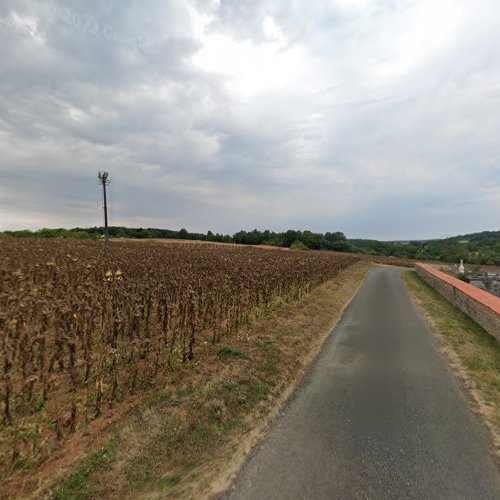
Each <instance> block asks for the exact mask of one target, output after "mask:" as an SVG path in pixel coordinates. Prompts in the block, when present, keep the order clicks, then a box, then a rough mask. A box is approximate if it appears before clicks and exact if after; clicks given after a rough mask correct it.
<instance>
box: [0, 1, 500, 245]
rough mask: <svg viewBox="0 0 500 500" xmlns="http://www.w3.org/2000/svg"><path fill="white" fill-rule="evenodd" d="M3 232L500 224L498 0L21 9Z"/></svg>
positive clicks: (1, 9)
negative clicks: (104, 226) (105, 188)
mask: <svg viewBox="0 0 500 500" xmlns="http://www.w3.org/2000/svg"><path fill="white" fill-rule="evenodd" d="M0 155H1V156H0V179H1V181H0V230H1V229H19V228H40V227H74V226H94V225H100V224H101V215H102V214H101V212H100V211H99V210H100V194H99V189H98V185H97V172H98V171H99V170H101V169H106V170H108V171H109V172H110V179H111V186H110V192H109V197H110V222H111V223H112V224H113V225H127V226H137V227H138V226H143V227H162V228H174V229H175V228H177V229H179V228H181V227H186V228H187V229H188V230H191V231H203V232H205V231H207V230H208V229H211V230H212V231H217V232H225V233H228V232H229V233H232V232H235V231H237V230H239V229H253V228H254V227H257V228H259V229H265V228H270V229H274V230H284V229H288V228H296V229H300V228H302V229H311V230H314V231H321V232H324V231H337V230H340V231H344V232H345V233H346V234H347V235H348V236H350V237H370V238H379V239H407V238H426V237H440V236H444V235H451V234H457V233H465V232H473V231H479V230H485V229H499V228H500V2H499V1H498V0H475V1H471V0H330V1H326V0H307V1H306V0H304V1H301V0H294V1H291V0H206V1H205V0H169V1H166V0H161V1H160V0H158V1H156V0H155V1H153V0H137V1H124V0H120V1H118V0H85V1H83V0H82V1H79V2H76V1H64V2H62V1H61V2H59V1H43V2H42V1H34V0H33V1H25V0H15V1H14V0H3V1H2V2H1V4H0Z"/></svg>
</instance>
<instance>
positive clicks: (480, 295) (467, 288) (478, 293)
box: [415, 262, 500, 315]
mask: <svg viewBox="0 0 500 500" xmlns="http://www.w3.org/2000/svg"><path fill="white" fill-rule="evenodd" d="M415 266H416V267H420V268H422V269H424V270H425V271H427V272H428V273H430V274H432V275H434V276H435V277H436V278H438V279H440V280H442V281H444V282H446V283H448V284H449V285H451V286H452V287H454V288H456V289H458V290H460V291H461V292H462V293H464V294H465V295H467V296H468V297H470V298H471V299H473V300H475V301H476V302H479V303H480V304H482V305H483V306H485V307H487V308H488V309H490V310H492V311H493V312H494V313H496V314H498V315H500V297H497V296H496V295H493V294H491V293H489V292H486V291H484V290H481V288H478V287H476V286H474V285H470V284H469V283H465V281H462V280H459V279H457V278H454V277H453V276H450V275H449V274H446V273H443V272H442V271H438V270H437V269H434V268H433V267H431V266H429V265H428V264H422V263H421V262H418V263H417V264H415Z"/></svg>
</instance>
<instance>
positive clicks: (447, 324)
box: [403, 271, 500, 459]
mask: <svg viewBox="0 0 500 500" xmlns="http://www.w3.org/2000/svg"><path fill="white" fill-rule="evenodd" d="M403 278H404V281H405V283H406V285H407V287H408V290H409V292H410V295H411V296H412V297H413V298H414V299H415V302H416V303H417V304H418V306H419V307H420V309H421V311H422V312H423V314H424V315H425V317H426V318H427V319H428V321H429V323H430V324H431V325H432V327H433V330H434V332H435V333H436V336H437V339H438V342H439V346H440V349H441V351H442V352H443V353H444V354H445V356H446V357H447V358H448V359H449V360H450V363H451V365H452V367H453V369H454V370H455V371H456V372H457V373H458V375H459V376H460V378H462V380H463V381H464V383H465V385H466V387H467V388H468V389H469V391H470V393H471V395H472V397H473V400H474V401H475V403H476V405H475V406H476V408H475V409H476V410H477V411H478V412H479V413H480V414H481V416H482V417H483V419H484V421H485V423H486V425H487V426H488V428H489V429H490V430H491V433H492V436H493V440H494V442H495V452H496V456H497V459H498V458H500V345H499V344H498V342H497V341H496V339H495V338H493V337H492V336H491V335H489V334H488V333H487V332H486V331H485V330H484V329H483V328H481V327H480V326H479V325H478V324H477V323H476V322H475V321H473V320H472V319H471V318H470V317H469V316H467V315H466V314H464V313H463V312H462V311H460V310H459V309H458V308H456V307H455V306H454V305H453V304H451V303H450V302H448V301H447V300H446V299H445V298H444V297H442V296H441V295H440V294H439V293H438V292H437V291H436V290H434V289H433V288H432V287H431V286H430V285H428V284H427V283H426V282H425V281H424V280H423V279H422V278H420V276H418V275H417V274H416V273H415V272H414V271H409V272H406V273H403Z"/></svg>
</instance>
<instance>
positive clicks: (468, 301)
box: [415, 264, 500, 342]
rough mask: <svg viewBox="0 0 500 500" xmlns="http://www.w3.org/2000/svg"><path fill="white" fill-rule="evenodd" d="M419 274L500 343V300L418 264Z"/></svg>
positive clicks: (427, 266) (416, 267) (429, 267)
mask: <svg viewBox="0 0 500 500" xmlns="http://www.w3.org/2000/svg"><path fill="white" fill-rule="evenodd" d="M415 269H416V271H417V274H418V275H419V276H421V277H422V278H423V279H424V280H425V281H426V282H427V283H429V285H431V286H432V287H433V288H435V289H436V290H437V291H438V292H439V293H440V294H441V295H443V296H444V297H446V298H447V299H448V300H449V301H450V302H452V303H453V304H454V305H455V306H457V307H458V308H459V309H461V310H462V311H463V312H464V313H465V314H467V315H468V316H470V317H471V318H472V319H474V321H476V323H478V324H479V325H481V326H482V327H483V328H484V329H485V330H486V331H487V332H488V333H489V334H490V335H493V336H494V337H495V338H496V339H497V340H498V341H499V342H500V298H499V297H495V296H494V295H492V294H490V293H488V292H485V291H484V290H481V289H479V288H477V287H475V286H473V285H469V284H468V283H465V282H463V281H461V280H459V279H457V278H454V277H452V276H450V275H448V274H445V273H443V272H441V271H438V270H437V269H434V268H433V267H431V266H429V265H427V264H416V266H415Z"/></svg>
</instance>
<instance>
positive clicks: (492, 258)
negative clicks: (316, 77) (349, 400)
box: [0, 226, 500, 265]
mask: <svg viewBox="0 0 500 500" xmlns="http://www.w3.org/2000/svg"><path fill="white" fill-rule="evenodd" d="M109 234H110V236H111V237H112V238H138V239H153V238H154V239H178V240H196V241H213V242H219V243H239V244H242V245H270V246H276V247H286V248H290V247H291V246H292V245H293V244H298V243H301V244H302V245H304V246H305V247H307V248H308V249H310V250H333V251H335V252H354V253H361V254H365V255H382V256H386V257H397V258H399V259H415V260H434V261H443V262H459V261H460V259H463V260H464V262H465V263H466V264H477V265H500V231H483V232H482V233H474V234H467V235H463V236H454V237H452V238H445V239H440V240H421V241H377V240H362V239H352V240H351V239H347V238H346V236H345V234H344V233H342V232H340V231H337V232H326V233H325V234H322V233H313V232H312V231H298V230H294V229H289V230H288V231H285V232H282V233H275V232H274V231H269V230H268V229H266V230H265V231H259V230H258V229H254V230H252V231H238V232H237V233H235V234H234V235H233V236H230V235H228V234H219V233H216V234H214V233H213V232H212V231H208V232H207V234H203V233H190V232H188V231H187V230H186V229H184V228H182V229H181V230H180V231H174V230H172V229H155V228H142V227H140V228H128V227H120V226H111V227H110V228H109ZM101 235H102V228H99V227H91V228H78V227H77V228H74V229H40V230H39V231H28V230H22V231H5V232H3V233H0V238H1V237H15V238H30V237H37V238H72V239H98V238H100V237H101Z"/></svg>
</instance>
